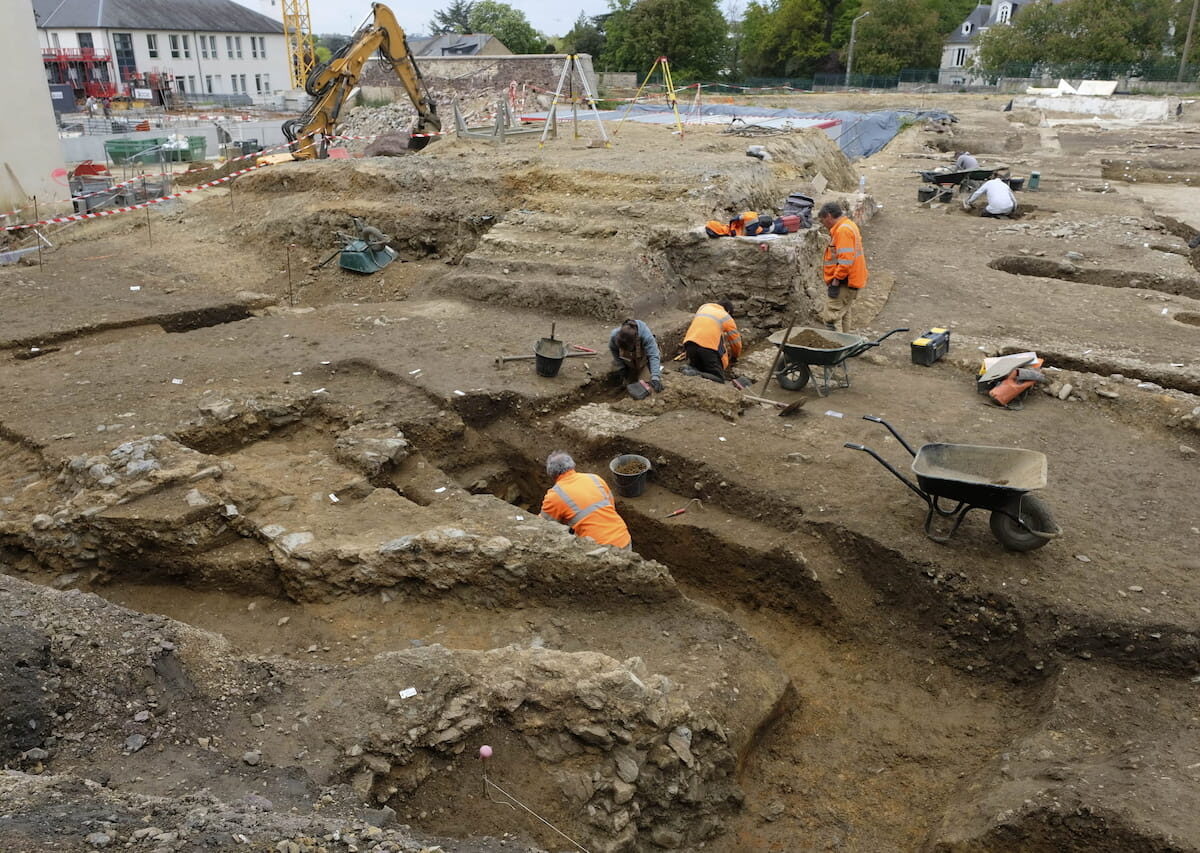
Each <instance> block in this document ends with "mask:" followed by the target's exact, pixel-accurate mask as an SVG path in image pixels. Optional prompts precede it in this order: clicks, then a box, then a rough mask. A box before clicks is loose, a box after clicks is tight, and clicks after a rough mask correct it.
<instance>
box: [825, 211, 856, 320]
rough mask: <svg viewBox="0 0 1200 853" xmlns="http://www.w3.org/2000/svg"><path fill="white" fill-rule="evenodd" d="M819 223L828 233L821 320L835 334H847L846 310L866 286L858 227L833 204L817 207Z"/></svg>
mask: <svg viewBox="0 0 1200 853" xmlns="http://www.w3.org/2000/svg"><path fill="white" fill-rule="evenodd" d="M817 219H818V220H819V221H820V223H821V224H822V225H823V226H825V227H826V228H827V229H829V245H827V246H826V247H825V267H824V270H823V273H824V276H825V295H826V300H825V308H824V310H823V311H822V312H821V319H822V320H823V321H824V322H825V325H826V326H827V327H828V328H830V329H833V330H834V331H837V332H849V331H850V308H851V307H852V306H853V305H854V300H855V299H857V298H858V292H859V291H860V290H862V289H863V288H864V287H866V286H867V258H866V255H864V254H863V245H862V234H861V233H860V232H859V230H858V226H857V225H855V224H854V222H853V221H852V220H851V219H850V218H849V217H847V216H846V215H845V214H844V213H843V212H842V206H841V205H840V204H838V203H837V202H836V201H828V202H826V203H825V204H823V205H821V209H820V211H819V212H818V213H817Z"/></svg>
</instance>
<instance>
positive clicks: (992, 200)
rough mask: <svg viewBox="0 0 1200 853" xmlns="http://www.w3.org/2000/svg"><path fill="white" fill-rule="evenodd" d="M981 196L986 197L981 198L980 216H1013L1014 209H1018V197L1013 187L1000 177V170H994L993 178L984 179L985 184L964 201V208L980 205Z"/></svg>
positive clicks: (970, 208)
mask: <svg viewBox="0 0 1200 853" xmlns="http://www.w3.org/2000/svg"><path fill="white" fill-rule="evenodd" d="M981 196H984V197H985V198H984V199H982V200H981V204H982V205H983V210H981V211H980V212H979V215H980V216H990V217H992V218H993V219H1000V218H1001V217H1005V216H1012V214H1013V211H1015V210H1016V209H1017V197H1016V196H1015V195H1013V191H1012V188H1011V187H1010V186H1009V185H1008V184H1007V183H1006V182H1005V181H1004V179H1003V178H1001V177H1000V173H999V172H992V177H991V180H988V181H984V182H983V185H982V186H981V187H980V188H979V189H977V190H975V192H974V193H972V194H971V197H970V198H969V199H967V200H966V201H964V202H963V209H964V210H968V211H969V210H972V209H974V208H976V207H979V206H980V205H979V204H976V200H977V199H980V197H981Z"/></svg>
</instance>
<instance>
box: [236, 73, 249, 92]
mask: <svg viewBox="0 0 1200 853" xmlns="http://www.w3.org/2000/svg"><path fill="white" fill-rule="evenodd" d="M238 77H240V78H241V79H240V80H239V81H238V82H240V83H241V84H242V93H243V94H245V93H246V92H249V91H250V90H249V89H247V88H246V75H245V74H239V75H238Z"/></svg>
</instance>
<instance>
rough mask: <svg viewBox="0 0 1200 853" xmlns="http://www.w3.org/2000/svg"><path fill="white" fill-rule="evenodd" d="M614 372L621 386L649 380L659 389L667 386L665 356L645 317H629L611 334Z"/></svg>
mask: <svg viewBox="0 0 1200 853" xmlns="http://www.w3.org/2000/svg"><path fill="white" fill-rule="evenodd" d="M608 351H609V352H610V353H612V357H613V373H614V374H616V377H617V379H618V380H619V382H620V384H621V385H630V384H632V383H634V382H639V381H648V382H649V383H650V386H651V387H652V388H653V389H654V390H655V391H661V390H662V389H663V384H662V359H661V357H660V356H659V354H658V342H657V341H656V340H654V333H653V332H651V331H650V327H649V326H647V325H646V324H645V323H643V322H642V321H641V320H626V321H625V322H624V323H622V324H621V325H620V326H618V327H617V328H615V329H613V330H612V334H611V335H609V336H608Z"/></svg>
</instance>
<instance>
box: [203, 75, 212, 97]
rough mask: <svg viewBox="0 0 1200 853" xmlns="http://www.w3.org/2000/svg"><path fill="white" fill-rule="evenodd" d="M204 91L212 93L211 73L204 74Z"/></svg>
mask: <svg viewBox="0 0 1200 853" xmlns="http://www.w3.org/2000/svg"><path fill="white" fill-rule="evenodd" d="M204 91H205V92H207V93H208V94H210V95H211V94H212V93H213V87H212V75H211V74H205V75H204Z"/></svg>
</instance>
